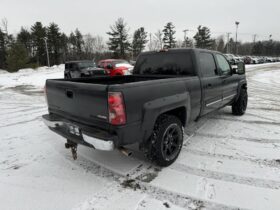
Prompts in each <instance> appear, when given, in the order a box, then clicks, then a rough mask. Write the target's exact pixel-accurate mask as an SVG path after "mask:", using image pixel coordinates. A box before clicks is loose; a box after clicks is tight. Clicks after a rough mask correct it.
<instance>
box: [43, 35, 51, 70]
mask: <svg viewBox="0 0 280 210" xmlns="http://www.w3.org/2000/svg"><path fill="white" fill-rule="evenodd" d="M44 41H45V47H46V53H47V61H48V67H50V57H49V50H48V42H47V38H46V37H45V38H44Z"/></svg>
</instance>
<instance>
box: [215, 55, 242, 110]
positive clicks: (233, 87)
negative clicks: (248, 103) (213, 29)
mask: <svg viewBox="0 0 280 210" xmlns="http://www.w3.org/2000/svg"><path fill="white" fill-rule="evenodd" d="M215 57H216V61H217V65H218V69H219V72H220V74H221V80H222V90H223V100H222V106H224V105H227V104H229V103H230V102H231V101H232V99H233V98H234V97H235V96H236V94H237V86H238V75H237V74H232V70H231V67H230V64H229V63H228V61H227V60H226V58H225V57H224V56H223V55H220V54H216V55H215Z"/></svg>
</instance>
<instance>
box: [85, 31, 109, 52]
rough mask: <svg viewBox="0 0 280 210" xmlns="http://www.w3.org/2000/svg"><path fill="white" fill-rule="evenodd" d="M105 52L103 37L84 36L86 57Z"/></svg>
mask: <svg viewBox="0 0 280 210" xmlns="http://www.w3.org/2000/svg"><path fill="white" fill-rule="evenodd" d="M105 50H106V47H105V42H104V39H103V37H101V36H99V35H97V36H92V35H91V34H86V35H84V51H85V53H86V54H87V55H90V54H94V53H102V52H104V51H105Z"/></svg>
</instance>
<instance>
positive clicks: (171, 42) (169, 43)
mask: <svg viewBox="0 0 280 210" xmlns="http://www.w3.org/2000/svg"><path fill="white" fill-rule="evenodd" d="M174 29H175V26H174V25H173V23H171V22H169V23H167V24H166V25H165V26H164V29H163V30H162V32H163V44H164V45H163V47H164V48H174V47H175V46H176V41H175V39H176V38H175V37H174V35H175V33H176V31H175V30H174Z"/></svg>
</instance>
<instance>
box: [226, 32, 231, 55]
mask: <svg viewBox="0 0 280 210" xmlns="http://www.w3.org/2000/svg"><path fill="white" fill-rule="evenodd" d="M230 35H231V33H230V32H229V33H227V53H229V36H230Z"/></svg>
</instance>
